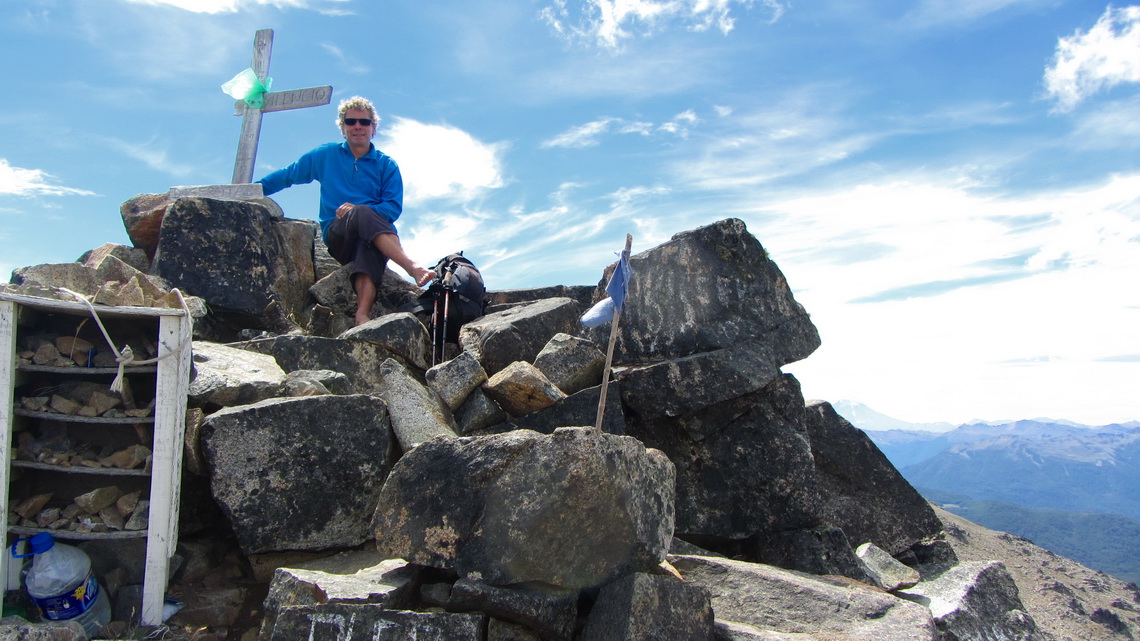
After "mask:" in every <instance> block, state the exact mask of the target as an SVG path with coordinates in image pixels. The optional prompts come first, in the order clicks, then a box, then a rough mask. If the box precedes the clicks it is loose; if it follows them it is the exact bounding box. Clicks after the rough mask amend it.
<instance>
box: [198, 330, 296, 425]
mask: <svg viewBox="0 0 1140 641" xmlns="http://www.w3.org/2000/svg"><path fill="white" fill-rule="evenodd" d="M192 350H193V354H194V355H193V376H194V378H193V379H192V380H191V381H190V388H189V392H188V393H189V400H190V403H191V404H192V405H194V406H197V407H203V406H214V408H212V409H215V408H216V407H228V406H233V405H249V404H250V403H256V402H257V401H263V400H265V399H267V398H273V397H275V396H281V395H282V393H283V391H284V385H285V371H284V370H282V369H281V367H279V366H278V365H277V361H276V360H274V358H273V357H272V356H268V355H265V354H259V353H257V352H251V351H248V350H244V349H237V348H235V347H229V346H228V345H220V344H218V343H211V342H208V341H194V344H193V347H192Z"/></svg>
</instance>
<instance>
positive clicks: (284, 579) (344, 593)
mask: <svg viewBox="0 0 1140 641" xmlns="http://www.w3.org/2000/svg"><path fill="white" fill-rule="evenodd" d="M419 575H420V571H419V568H417V567H416V566H412V565H409V564H408V563H406V562H404V561H402V560H400V559H381V558H380V556H379V555H378V554H376V552H375V551H372V552H369V551H367V550H361V551H353V552H343V553H341V554H337V555H335V556H332V557H326V558H322V559H317V560H314V561H308V562H304V563H299V564H294V565H292V566H290V567H286V568H278V569H277V570H276V571H275V572H274V573H273V579H272V581H271V582H270V584H269V592H268V594H267V595H266V597H265V602H264V605H263V608H264V611H265V615H264V617H263V619H262V624H261V634H260V636H259V637H258V638H259V639H261V640H262V641H268V640H269V638H270V637H271V636H272V633H273V628H274V626H275V624H276V621H277V615H278V614H279V613H280V611H281V609H282V608H287V607H293V606H300V605H316V604H318V603H369V604H372V605H374V606H376V607H379V608H384V609H390V610H399V609H404V608H407V607H408V606H410V605H411V604H412V603H413V602H414V601H415V598H416V594H415V588H416V584H417V583H418V581H419Z"/></svg>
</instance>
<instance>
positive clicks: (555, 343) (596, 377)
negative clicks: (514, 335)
mask: <svg viewBox="0 0 1140 641" xmlns="http://www.w3.org/2000/svg"><path fill="white" fill-rule="evenodd" d="M605 365H606V355H605V354H603V353H602V352H601V350H599V349H598V346H597V345H596V344H595V343H594V341H591V340H588V339H585V338H579V337H577V336H571V335H569V334H555V335H554V337H553V338H551V339H550V341H548V342H547V343H546V345H545V346H544V347H543V348H542V351H541V352H539V353H538V356H536V357H535V359H534V366H535V367H537V368H538V370H539V371H541V372H542V373H543V374H545V375H546V378H548V379H550V382H551V383H554V385H555V386H556V387H557V388H558V389H560V390H562V391H563V392H565V393H566V394H567V395H569V394H573V393H575V392H580V391H582V390H584V389H586V388H587V387H596V386H598V385H600V384H601V382H602V369H603V368H604V367H605Z"/></svg>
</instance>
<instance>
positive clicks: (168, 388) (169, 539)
mask: <svg viewBox="0 0 1140 641" xmlns="http://www.w3.org/2000/svg"><path fill="white" fill-rule="evenodd" d="M95 310H96V313H97V314H98V316H99V318H100V319H102V320H103V321H105V324H106V325H107V326H108V327H109V329H108V331H109V332H110V335H111V339H112V340H113V341H116V342H118V343H119V344H120V346H121V345H122V344H123V343H125V342H126V339H127V338H133V337H134V335H139V334H141V335H144V336H146V337H147V340H148V341H150V340H153V341H154V344H155V345H156V346H157V354H158V358H159V360H158V362H157V363H155V364H149V365H134V366H129V367H126V368H124V374H125V376H126V377H127V378H128V380H131V381H132V382H133V383H134V385H133V387H134V391H135V393H136V395H141V394H146V395H148V396H149V394H150V392H151V391H153V392H154V397H153V400H154V411H153V413H152V415H151V416H145V417H129V416H128V417H102V416H100V417H86V416H75V415H70V414H62V413H57V412H47V411H33V410H28V409H25V408H23V407H20V406H19V405H18V403H17V402H16V395H15V391H16V387H17V386H18V385H20V384H23V382H24V379H25V378H26V377H28V376H38V377H41V378H42V377H54V378H56V379H58V380H59V381H60V382H66V381H69V380H74V379H76V378H78V379H82V380H87V381H91V380H92V378H91V376H92V375H104V376H106V375H114V374H117V373H118V368H113V367H90V368H89V367H79V366H75V367H71V366H66V367H61V366H48V365H35V364H29V363H27V362H20V361H19V360H18V359H17V357H16V346H17V344H18V340H19V338H20V336H22V335H23V334H24V333H25V332H28V333H34V332H40V331H42V329H43V327H42V325H44V324H47V323H49V322H51V323H56V324H62V325H66V324H67V323H71V322H74V327H76V328H77V327H78V326H79V324H80V323H81V322H82V320H83V319H85V318H86V319H91V317H92V314H91V310H90V308H89V307H88V306H87V305H86V304H84V303H81V302H78V301H76V302H71V301H61V300H55V299H49V298H38V297H34V296H22V295H15V294H6V293H0V494H2V496H3V508H4V509H3V510H0V533H5V536H6V537H7V540H8V542H9V543H10V542H11V541H12V540H14V539H15V538H17V537H27V536H31V535H34V534H38V533H40V532H50V533H51V534H52V536H54V537H55V538H57V539H71V540H81V541H82V540H104V539H109V540H117V539H139V538H145V539H146V569H145V578H144V580H143V603H142V614H141V617H140V619H141V623H142V624H143V625H158V624H161V623H162V609H163V600H164V599H165V596H166V594H165V593H166V583H167V577H168V575H169V569H170V560H171V558H172V557H173V556H174V552H175V548H176V546H177V544H178V503H179V497H180V494H181V479H182V442H183V436H184V433H185V430H186V391H187V388H188V386H189V382H190V367H191V361H190V350H191V330H192V327H191V319H190V318H189V317H188V316H187V314H186V312H185V311H183V310H175V309H161V308H152V307H107V306H100V305H96V306H95ZM70 317H74V319H72V318H70ZM94 325H95V323H88V329H90V328H91V327H93V326H94ZM111 327H115V328H119V329H123V328H126V329H129V330H130V332H132V335H131V336H116V335H115V331H114V330H113V329H110V328H111ZM60 335H63V334H60ZM18 375H19V376H18ZM137 375H142V377H141V381H142V384H141V385H140V383H139V381H138V380H136V378H137ZM132 377H136V378H132ZM108 378H109V377H108ZM95 380H98V379H95ZM152 386H153V388H152ZM140 398H141V396H140ZM17 422H18V423H17ZM45 424H54V425H55V426H56V429H63V428H65V429H67V430H68V431H69V432H70V431H72V430H74V431H75V432H74V433H75V434H88V435H90V434H91V432H90V430H101V431H106V430H110V433H112V434H117V433H118V432H116V430H120V429H122V427H121V426H135V428H136V429H135V430H133V431H131V430H129V429H128V430H125V432H126V433H127V434H128V435H131V436H134V437H135V438H136V441H135V442H138V440H137V439H138V438H139V436H138V435H139V434H143V435H145V438H144V440H148V441H149V442H144V444H145V445H147V446H148V447H150V449H151V466H150V471H149V472H148V471H145V470H140V469H134V470H124V469H118V468H95V467H86V466H83V465H71V466H67V465H55V464H48V463H37V462H33V461H21V460H13V459H12V454H13V450H14V443H13V434H14V433H15V431H16V430H17V427H19V428H20V429H30V428H32V427H39V426H41V425H45ZM61 425H62V426H63V427H62V428H61V427H60V426H61ZM140 426H143V427H140ZM152 433H153V436H151V434H152ZM14 469H18V470H20V473H19V475H18V476H19V477H20V478H19V480H17V479H15V478H13V474H12V471H13V470H14ZM99 477H115V478H122V479H124V481H125V482H129V483H141V484H142V487H144V488H145V490H146V491H147V492H146V493H147V494H148V500H149V501H150V508H149V518H148V522H147V528H146V529H145V530H137V531H110V532H76V531H73V530H62V529H60V530H52V529H44V528H29V527H24V526H17V525H13V524H10V523H9V522H8V514H9V510H10V501H15V500H17V499H18V497H12V496H10V493H11V488H12V485H13V483H15V484H16V485H18V486H20V485H21V484H24V483H32V482H36V483H39V482H42V483H44V484H51V483H60V484H66V485H68V486H75V487H77V488H82V489H85V490H89V489H94V488H96V487H99V483H100V481H99V480H98V478H99ZM84 479H89V480H84ZM13 561H14V560H13V559H12V558H11V556H10V555H8V554H0V581H4V583H5V586H6V588H7V589H9V590H11V589H18V588H19V587H20V577H19V563H18V562H13Z"/></svg>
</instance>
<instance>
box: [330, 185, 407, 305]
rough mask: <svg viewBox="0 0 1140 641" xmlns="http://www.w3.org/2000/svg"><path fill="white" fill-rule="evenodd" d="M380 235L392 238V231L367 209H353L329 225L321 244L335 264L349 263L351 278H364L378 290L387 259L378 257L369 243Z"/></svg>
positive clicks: (386, 265)
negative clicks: (368, 279) (326, 248)
mask: <svg viewBox="0 0 1140 641" xmlns="http://www.w3.org/2000/svg"><path fill="white" fill-rule="evenodd" d="M380 234H392V235H393V236H395V235H396V228H395V227H393V226H392V223H390V222H388V219H387V218H385V217H383V216H381V215H380V214H378V213H376V210H374V209H372V208H371V207H369V206H367V205H357V206H355V207H353V208H352V210H351V211H349V212H348V213H347V214H345V215H344V216H341V217H340V218H337V219H336V220H334V221H333V222H332V224H331V225H329V231H328V234H327V236H326V238H325V244H327V245H328V248H329V253H330V254H332V257H333V258H335V259H336V260H337V262H338V263H340V264H341V265H347V264H349V263H352V271H351V272H350V275H351V276H353V277H355V276H356V275H357V274H368V277H369V278H371V279H372V283H373V284H375V285H376V287H380V281H381V279H382V278H383V277H384V271H385V270H386V269H387V267H388V257H387V256H385V255H384V254H382V253H380V250H379V249H376V245H374V244H373V242H372V241H373V240H375V238H376V237H377V236H379V235H380Z"/></svg>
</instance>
